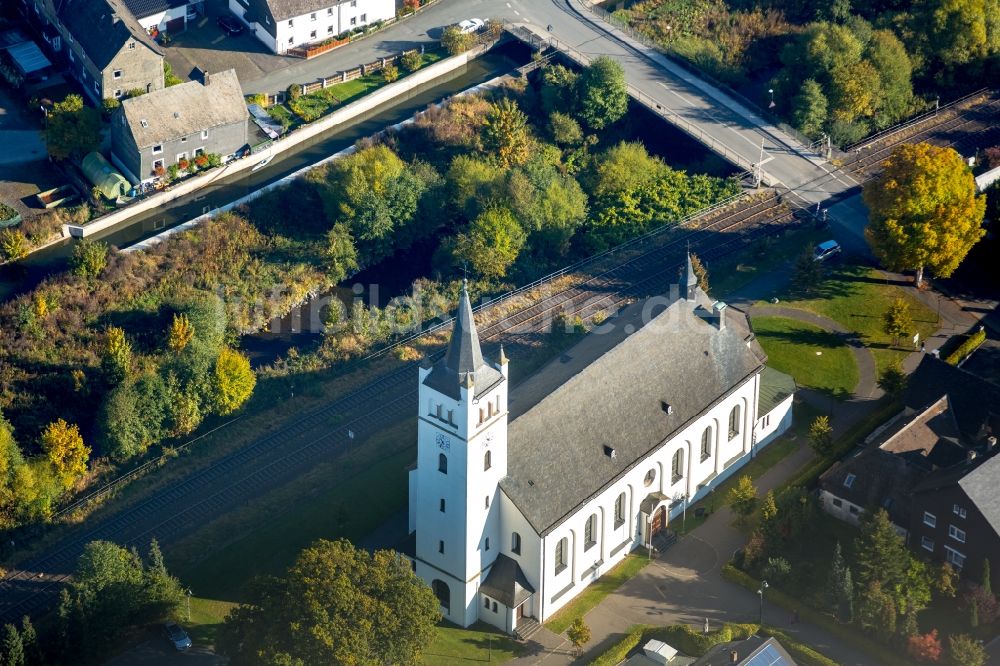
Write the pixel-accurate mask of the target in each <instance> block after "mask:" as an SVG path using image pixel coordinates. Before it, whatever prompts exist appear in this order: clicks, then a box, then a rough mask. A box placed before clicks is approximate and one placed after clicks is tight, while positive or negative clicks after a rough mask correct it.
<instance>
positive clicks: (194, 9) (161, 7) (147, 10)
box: [121, 0, 205, 35]
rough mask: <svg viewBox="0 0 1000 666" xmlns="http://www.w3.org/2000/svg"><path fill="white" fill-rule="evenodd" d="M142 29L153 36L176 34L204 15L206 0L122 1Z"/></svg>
mask: <svg viewBox="0 0 1000 666" xmlns="http://www.w3.org/2000/svg"><path fill="white" fill-rule="evenodd" d="M121 1H122V3H123V4H124V5H125V8H126V9H128V11H129V12H130V13H131V14H132V16H133V17H135V20H136V21H137V22H138V23H139V25H140V26H142V29H143V30H145V31H146V32H147V33H150V34H151V35H157V34H159V33H163V32H166V33H168V34H171V35H173V34H176V33H178V32H183V31H184V30H186V29H187V24H188V22H189V21H194V20H195V19H196V18H197V17H198V15H199V14H203V13H204V11H205V10H204V0H121Z"/></svg>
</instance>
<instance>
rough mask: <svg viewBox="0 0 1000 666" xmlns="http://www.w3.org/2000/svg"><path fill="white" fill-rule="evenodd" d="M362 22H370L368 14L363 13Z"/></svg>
mask: <svg viewBox="0 0 1000 666" xmlns="http://www.w3.org/2000/svg"><path fill="white" fill-rule="evenodd" d="M361 22H362V23H367V22H368V14H362V15H361Z"/></svg>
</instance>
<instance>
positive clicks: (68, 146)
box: [45, 95, 101, 160]
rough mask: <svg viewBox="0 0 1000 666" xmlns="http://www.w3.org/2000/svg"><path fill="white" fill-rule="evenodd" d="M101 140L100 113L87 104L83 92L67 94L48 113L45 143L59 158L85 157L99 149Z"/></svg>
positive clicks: (51, 153) (52, 153)
mask: <svg viewBox="0 0 1000 666" xmlns="http://www.w3.org/2000/svg"><path fill="white" fill-rule="evenodd" d="M100 140H101V116H100V113H99V112H98V111H97V110H96V109H93V108H91V107H89V106H85V105H84V103H83V98H82V97H80V96H79V95H67V96H66V98H65V99H64V100H63V101H61V102H57V103H56V104H55V105H54V106H53V107H52V110H51V111H49V113H48V120H47V124H46V128H45V145H46V147H47V148H48V151H49V155H51V156H52V157H53V158H55V159H57V160H66V159H75V160H78V159H81V158H82V157H83V156H84V155H86V154H87V153H90V152H92V151H94V150H97V147H98V145H99V143H100Z"/></svg>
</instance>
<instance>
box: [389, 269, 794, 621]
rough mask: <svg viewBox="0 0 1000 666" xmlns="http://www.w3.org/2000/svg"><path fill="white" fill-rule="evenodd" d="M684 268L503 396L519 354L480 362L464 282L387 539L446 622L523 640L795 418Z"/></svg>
mask: <svg viewBox="0 0 1000 666" xmlns="http://www.w3.org/2000/svg"><path fill="white" fill-rule="evenodd" d="M687 276H688V280H687V282H686V284H685V285H683V290H682V291H677V290H675V291H674V292H673V293H672V295H670V296H663V297H656V298H652V299H649V300H648V301H645V302H643V303H639V304H636V305H635V306H633V307H631V308H630V309H628V310H626V311H625V312H623V313H622V314H621V315H619V316H618V317H617V318H616V319H615V320H614V323H607V322H606V324H607V325H606V326H602V327H601V329H600V331H598V332H593V333H591V334H590V335H588V336H586V337H585V338H584V339H583V340H582V341H580V342H579V343H578V344H577V345H575V346H574V347H573V348H571V349H570V350H568V351H567V352H566V353H565V354H564V355H563V356H562V357H561V358H560V359H558V360H556V361H553V362H552V363H551V364H549V365H548V366H547V367H546V368H545V369H543V370H542V371H540V372H538V373H536V374H535V375H533V376H532V377H531V378H529V379H527V380H525V381H523V382H522V383H521V384H520V385H519V386H518V387H517V388H516V389H513V390H512V389H510V387H509V367H510V364H511V363H512V362H516V360H515V361H512V360H510V359H508V358H507V356H506V354H505V352H504V350H503V348H502V347H501V348H500V349H499V350H497V351H496V352H495V354H494V358H493V359H490V358H488V357H487V356H486V355H485V354H484V353H483V350H482V348H481V345H480V341H479V336H478V332H477V330H476V325H475V319H474V316H473V310H472V305H471V301H470V298H469V294H468V292H467V290H466V289H465V288H464V287H463V290H462V294H461V298H460V303H459V309H458V313H457V315H456V317H455V322H454V328H453V330H452V334H451V339H450V342H449V345H448V348H447V350H446V352H445V353H444V355H443V356H442V357H441V358H440V359H439V360H438V361H437V362H435V363H431V362H427V363H425V364H424V366H423V367H422V368H421V369H420V372H419V378H418V382H419V386H418V389H419V390H418V393H419V398H418V410H419V412H418V417H417V432H418V440H417V441H418V445H417V461H416V464H415V465H414V466H413V467H412V468H411V469H410V472H409V475H410V476H409V528H410V538H409V539H408V540H407V542H406V543H405V544H404V545H403V546H401V551H402V552H403V553H404V554H406V555H407V556H408V557H410V558H411V559H412V561H413V566H414V570H415V571H416V573H417V574H418V575H419V576H421V577H422V578H423V579H425V580H426V581H427V582H428V583H429V584H430V586H431V588H432V589H433V590H434V593H435V594H436V595H437V597H438V599H439V601H440V603H441V610H442V613H443V614H444V616H445V617H446V618H447V619H448V620H449V621H451V622H455V623H457V624H460V625H462V626H468V625H470V624H472V623H473V622H476V621H480V620H481V621H485V622H488V623H490V624H492V625H494V626H497V627H499V628H501V629H503V630H504V631H507V632H516V633H518V634H519V635H522V636H524V635H526V634H528V633H530V631H531V628H532V627H535V626H537V624H538V623H540V622H544V621H545V620H546V619H547V618H549V617H551V616H552V614H553V613H555V612H556V611H558V610H559V609H560V608H562V607H563V606H564V605H565V604H566V603H567V602H569V601H570V600H571V599H573V598H574V597H576V596H577V595H578V594H580V592H581V591H582V590H584V589H586V587H587V586H588V585H590V584H591V583H593V582H594V581H595V580H597V579H599V578H600V577H601V576H602V575H603V574H604V573H606V572H607V571H610V570H611V569H612V568H613V567H614V566H615V565H616V564H617V563H619V562H620V561H621V560H622V559H623V558H624V557H625V556H626V555H627V554H628V553H629V552H631V551H633V550H634V549H636V548H638V547H641V546H654V547H655V545H656V544H657V543H659V542H661V540H662V539H663V537H664V536H665V535H666V533H667V530H669V528H670V526H671V525H672V524H673V522H674V521H676V520H681V519H682V516H683V514H684V512H685V511H686V509H687V506H688V505H689V504H690V503H691V502H692V501H696V500H697V499H699V498H701V497H704V496H705V495H706V494H708V493H709V492H711V491H712V490H713V489H714V488H716V487H717V486H718V484H719V483H721V482H722V481H724V480H725V479H726V478H728V477H729V476H730V475H732V474H733V473H734V472H736V470H738V469H740V468H741V467H742V466H743V465H744V464H745V463H746V462H747V461H749V460H750V458H751V455H752V453H753V451H754V450H755V449H759V448H760V447H762V446H766V445H767V444H768V443H769V442H770V441H772V440H773V439H774V438H775V437H777V436H778V435H780V434H781V432H783V431H784V430H785V429H786V428H787V427H788V426H789V425H790V424H791V402H792V394H793V393H794V390H795V386H794V382H793V381H792V380H791V378H790V377H787V376H786V375H782V374H781V373H778V372H773V371H768V370H767V368H766V366H765V362H766V356H765V354H764V352H763V350H762V349H761V348H760V346H759V344H758V343H757V341H756V339H755V337H754V335H753V331H752V329H751V327H750V325H749V321H748V319H747V317H746V315H745V314H744V313H742V312H739V311H737V310H735V309H733V308H729V307H727V306H726V304H725V303H721V302H718V301H713V300H712V299H711V298H709V297H708V295H707V294H705V293H704V292H703V291H702V290H701V289H700V288H698V286H697V280H696V279H695V277H694V271H693V270H692V268H691V266H690V262H689V264H688V268H687ZM762 410H764V411H762ZM765 423H766V424H767V425H766V426H765V425H764V424H765Z"/></svg>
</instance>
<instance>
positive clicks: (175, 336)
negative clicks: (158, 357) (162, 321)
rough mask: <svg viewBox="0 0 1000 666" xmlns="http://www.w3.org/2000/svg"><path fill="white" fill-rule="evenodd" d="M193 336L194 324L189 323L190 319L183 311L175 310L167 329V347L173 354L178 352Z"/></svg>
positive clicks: (182, 349)
mask: <svg viewBox="0 0 1000 666" xmlns="http://www.w3.org/2000/svg"><path fill="white" fill-rule="evenodd" d="M193 338H194V326H192V325H191V320H190V319H188V316H187V315H186V314H184V313H183V312H175V313H174V318H173V320H172V321H171V322H170V330H168V331H167V348H168V349H169V350H170V351H172V352H174V353H175V354H176V353H180V352H182V351H184V348H185V347H187V346H188V344H189V343H190V342H191V340H192V339H193Z"/></svg>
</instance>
